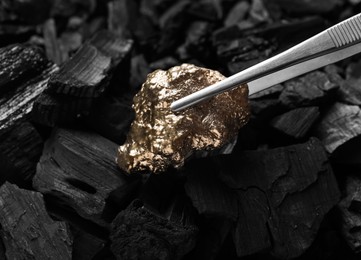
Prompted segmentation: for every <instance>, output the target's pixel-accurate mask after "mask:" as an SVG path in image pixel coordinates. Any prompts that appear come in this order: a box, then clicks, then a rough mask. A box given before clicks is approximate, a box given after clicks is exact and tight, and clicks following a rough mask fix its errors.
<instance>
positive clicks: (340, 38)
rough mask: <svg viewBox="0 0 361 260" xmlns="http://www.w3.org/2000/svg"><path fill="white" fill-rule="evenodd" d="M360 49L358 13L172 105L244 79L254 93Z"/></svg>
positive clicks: (178, 107)
mask: <svg viewBox="0 0 361 260" xmlns="http://www.w3.org/2000/svg"><path fill="white" fill-rule="evenodd" d="M360 52H361V14H358V15H355V16H353V17H351V18H349V19H347V20H345V21H343V22H341V23H339V24H336V25H335V26H333V27H331V28H329V29H327V30H325V31H323V32H321V33H319V34H317V35H315V36H313V37H312V38H309V39H307V40H306V41H304V42H302V43H300V44H298V45H296V46H294V47H292V48H290V49H288V50H286V51H285V52H282V53H280V54H278V55H276V56H274V57H272V58H270V59H267V60H265V61H263V62H261V63H258V64H256V65H254V66H252V67H250V68H248V69H246V70H243V71H241V72H239V73H237V74H235V75H233V76H230V77H228V78H226V79H224V80H222V81H220V82H217V83H216V84H213V85H211V86H209V87H206V88H204V89H201V90H199V91H197V92H195V93H192V94H190V95H188V96H186V97H183V98H181V99H179V100H177V101H175V102H173V103H172V104H171V109H172V110H173V111H180V110H183V109H185V108H187V107H190V106H193V105H195V104H198V103H200V102H202V101H204V100H207V99H209V98H211V97H213V96H215V95H218V94H220V93H223V92H225V91H228V90H230V89H233V88H235V87H237V86H239V85H241V84H245V83H247V84H248V87H249V95H252V94H254V93H257V92H259V91H262V90H264V89H266V88H269V87H271V86H273V85H275V84H278V83H281V82H284V81H286V80H289V79H291V78H294V77H297V76H300V75H302V74H305V73H307V72H310V71H313V70H315V69H318V68H321V67H324V66H326V65H328V64H331V63H335V62H337V61H340V60H342V59H345V58H348V57H351V56H352V55H355V54H357V53H360Z"/></svg>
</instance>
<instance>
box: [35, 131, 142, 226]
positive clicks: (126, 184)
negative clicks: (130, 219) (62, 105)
mask: <svg viewBox="0 0 361 260" xmlns="http://www.w3.org/2000/svg"><path fill="white" fill-rule="evenodd" d="M116 149H117V145H116V144H115V143H112V142H111V141H109V140H107V139H105V138H103V137H101V136H99V135H97V134H95V133H92V132H86V131H79V130H66V129H58V130H56V131H54V133H53V134H52V136H51V138H50V139H49V140H48V141H47V142H46V144H45V148H44V151H43V155H42V157H41V159H40V162H39V164H38V166H37V172H36V175H35V176H34V179H33V186H34V188H35V189H36V190H38V191H40V192H41V193H43V194H44V195H45V197H47V196H48V197H51V199H52V200H53V202H52V203H53V204H56V205H58V207H59V208H63V205H67V207H70V208H71V209H72V210H73V211H74V212H76V214H78V215H79V216H81V217H82V218H84V219H86V220H89V221H91V222H93V223H95V224H97V225H99V226H102V227H104V228H107V227H108V225H109V222H110V221H111V220H112V218H114V216H115V214H116V213H117V212H118V211H119V210H120V209H121V208H122V207H123V208H124V206H125V204H126V203H127V200H129V196H131V194H132V192H133V191H134V189H135V188H136V187H137V183H138V181H137V179H136V178H133V179H130V178H127V177H126V176H124V175H123V174H122V172H120V171H119V170H118V168H117V166H116V165H115V162H114V160H115V158H114V153H115V152H116ZM59 183H61V185H59ZM64 211H66V208H65V209H64Z"/></svg>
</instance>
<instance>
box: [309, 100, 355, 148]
mask: <svg viewBox="0 0 361 260" xmlns="http://www.w3.org/2000/svg"><path fill="white" fill-rule="evenodd" d="M359 115H360V108H359V107H358V106H354V105H347V104H344V103H340V102H337V103H335V104H333V105H332V106H331V107H330V108H329V109H328V111H327V112H326V114H325V115H324V116H323V117H322V119H321V122H320V123H319V125H318V126H317V128H316V130H315V131H316V136H317V137H318V138H319V139H320V140H321V141H322V143H323V144H324V146H325V148H326V150H327V151H328V152H329V153H332V152H334V151H335V150H336V149H337V148H339V147H340V146H341V145H342V144H344V143H346V142H347V141H349V140H351V139H352V138H354V137H356V136H359V135H360V134H361V133H360V130H361V129H360V127H359V125H360V123H361V122H360V117H359Z"/></svg>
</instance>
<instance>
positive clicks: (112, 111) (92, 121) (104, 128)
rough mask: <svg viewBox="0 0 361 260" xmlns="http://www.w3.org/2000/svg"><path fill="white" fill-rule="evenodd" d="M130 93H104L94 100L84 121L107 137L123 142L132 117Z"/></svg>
mask: <svg viewBox="0 0 361 260" xmlns="http://www.w3.org/2000/svg"><path fill="white" fill-rule="evenodd" d="M132 97H133V96H132V95H124V96H123V97H121V98H120V97H119V98H118V97H110V96H109V95H106V96H104V97H101V98H100V99H99V100H97V101H95V102H94V103H93V105H92V107H91V109H90V110H89V114H88V115H87V116H86V117H85V118H84V121H85V122H86V123H87V125H88V126H90V127H91V128H92V129H94V130H95V131H96V132H98V133H100V134H101V135H102V136H104V137H106V138H107V139H109V140H111V141H113V142H115V143H117V144H122V143H124V141H125V139H126V136H127V133H128V130H129V127H130V124H131V123H132V121H133V119H134V110H133V109H132Z"/></svg>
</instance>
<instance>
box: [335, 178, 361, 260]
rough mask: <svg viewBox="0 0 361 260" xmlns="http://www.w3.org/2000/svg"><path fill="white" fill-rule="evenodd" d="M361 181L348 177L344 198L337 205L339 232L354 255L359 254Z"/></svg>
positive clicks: (360, 249) (360, 245)
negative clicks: (340, 219)
mask: <svg viewBox="0 0 361 260" xmlns="http://www.w3.org/2000/svg"><path fill="white" fill-rule="evenodd" d="M360 184H361V180H360V178H359V177H357V176H349V177H348V178H347V182H346V196H345V197H344V198H343V199H342V201H340V203H339V204H338V209H339V210H340V212H341V218H342V221H341V224H342V226H341V231H342V235H343V236H344V238H345V240H346V242H347V244H348V245H349V246H350V248H351V249H352V250H353V251H354V252H355V253H360V252H361V222H360V217H359V214H360V212H361V207H360V206H361V193H360V190H359V185H360Z"/></svg>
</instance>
